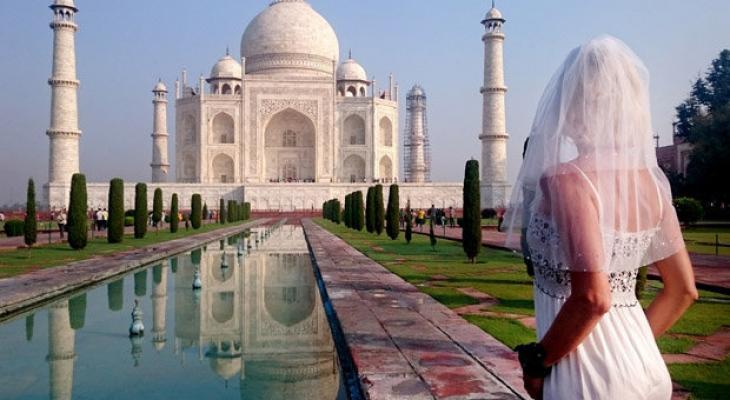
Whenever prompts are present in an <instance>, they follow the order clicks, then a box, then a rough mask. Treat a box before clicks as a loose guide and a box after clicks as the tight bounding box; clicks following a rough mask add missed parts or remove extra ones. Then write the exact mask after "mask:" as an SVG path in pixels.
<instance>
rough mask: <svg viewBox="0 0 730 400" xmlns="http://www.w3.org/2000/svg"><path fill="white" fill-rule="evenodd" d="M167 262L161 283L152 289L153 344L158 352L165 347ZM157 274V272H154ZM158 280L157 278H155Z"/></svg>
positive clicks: (162, 267) (163, 269) (162, 266)
mask: <svg viewBox="0 0 730 400" xmlns="http://www.w3.org/2000/svg"><path fill="white" fill-rule="evenodd" d="M166 264H167V262H165V263H163V264H162V265H160V266H157V267H155V268H159V274H160V275H159V280H160V281H159V282H155V286H154V288H153V289H152V344H153V345H154V346H155V349H156V350H157V351H161V350H162V349H163V348H164V347H165V342H166V341H167V338H166V334H165V312H166V308H167V265H166ZM153 274H155V272H153ZM155 279H157V278H155Z"/></svg>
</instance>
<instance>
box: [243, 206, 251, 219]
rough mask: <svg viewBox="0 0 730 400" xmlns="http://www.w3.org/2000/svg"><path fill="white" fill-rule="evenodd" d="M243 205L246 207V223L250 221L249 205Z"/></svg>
mask: <svg viewBox="0 0 730 400" xmlns="http://www.w3.org/2000/svg"><path fill="white" fill-rule="evenodd" d="M244 204H245V207H246V221H248V220H249V219H251V203H249V202H246V203H244Z"/></svg>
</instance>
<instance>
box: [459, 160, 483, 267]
mask: <svg viewBox="0 0 730 400" xmlns="http://www.w3.org/2000/svg"><path fill="white" fill-rule="evenodd" d="M463 190H464V199H463V200H464V201H463V204H464V216H463V218H462V223H461V238H462V241H461V243H462V246H463V248H464V253H466V256H467V257H468V258H469V260H470V261H471V262H472V263H474V262H476V257H477V256H478V255H479V252H480V251H481V249H482V227H481V224H482V219H481V212H480V198H479V162H478V161H476V160H469V161H467V162H466V167H465V169H464V189H463Z"/></svg>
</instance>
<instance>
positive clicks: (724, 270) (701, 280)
mask: <svg viewBox="0 0 730 400" xmlns="http://www.w3.org/2000/svg"><path fill="white" fill-rule="evenodd" d="M414 232H415V233H422V234H428V229H427V228H426V227H424V228H423V231H422V232H421V231H419V230H418V229H415V230H414ZM434 233H435V234H436V236H437V237H440V238H444V239H450V240H459V241H460V240H461V228H446V234H445V235H444V229H443V228H442V227H438V226H435V227H434ZM506 237H507V234H505V233H502V232H497V231H496V230H494V229H482V244H484V245H485V246H489V247H494V248H499V249H504V250H514V251H519V248H510V247H507V246H506V245H505V240H506ZM690 259H691V260H692V267H693V269H694V272H695V280H696V282H697V287H698V288H699V289H707V290H712V291H716V292H720V293H724V294H730V257H729V256H715V255H709V254H697V253H690ZM649 276H650V277H652V278H654V279H659V278H660V276H659V271H658V270H657V269H656V267H654V266H651V267H650V268H649Z"/></svg>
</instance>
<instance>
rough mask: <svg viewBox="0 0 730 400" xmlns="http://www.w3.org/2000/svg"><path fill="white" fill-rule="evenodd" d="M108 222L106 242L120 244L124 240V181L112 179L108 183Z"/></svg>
mask: <svg viewBox="0 0 730 400" xmlns="http://www.w3.org/2000/svg"><path fill="white" fill-rule="evenodd" d="M107 204H109V221H107V223H108V227H107V233H106V241H107V242H109V243H121V242H122V240H124V216H125V212H124V181H123V180H121V179H119V178H114V179H112V180H111V181H110V182H109V202H108V203H107Z"/></svg>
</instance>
